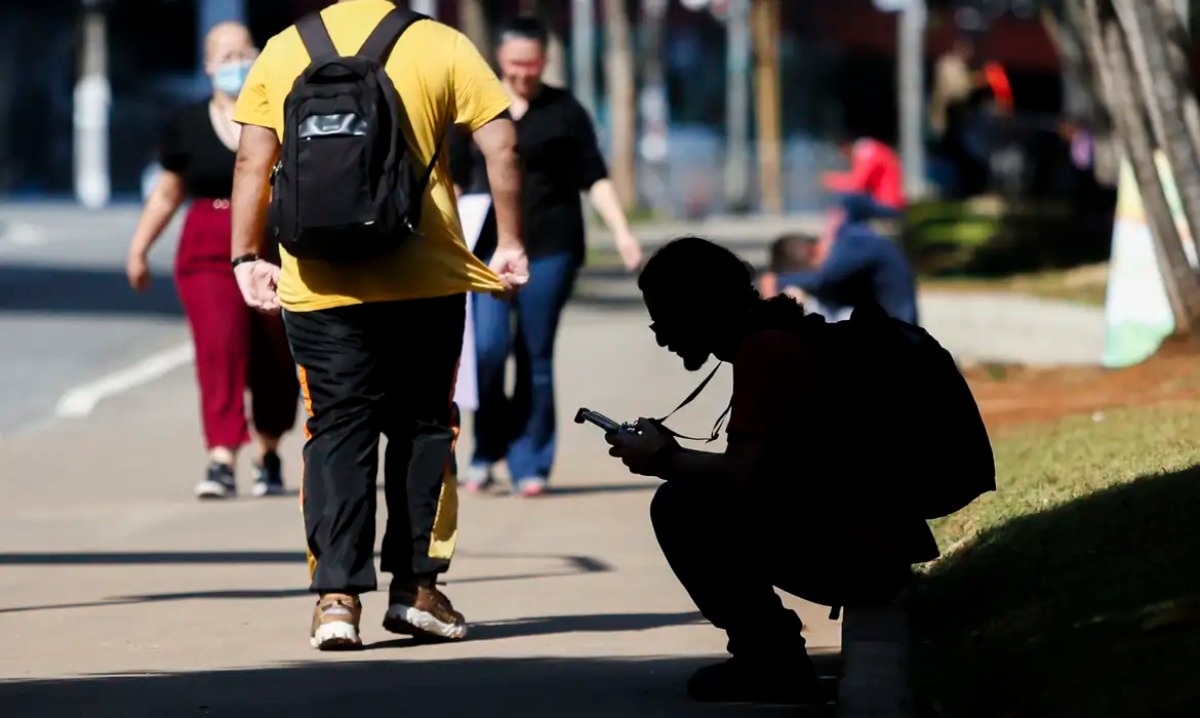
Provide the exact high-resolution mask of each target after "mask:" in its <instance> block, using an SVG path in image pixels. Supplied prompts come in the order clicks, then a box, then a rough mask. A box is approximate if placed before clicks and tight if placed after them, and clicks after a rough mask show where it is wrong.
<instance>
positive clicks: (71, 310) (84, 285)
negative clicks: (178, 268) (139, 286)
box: [0, 263, 183, 317]
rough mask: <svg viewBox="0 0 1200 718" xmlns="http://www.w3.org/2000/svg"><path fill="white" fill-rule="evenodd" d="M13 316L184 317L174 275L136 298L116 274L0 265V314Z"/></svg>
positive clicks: (159, 277) (156, 280)
mask: <svg viewBox="0 0 1200 718" xmlns="http://www.w3.org/2000/svg"><path fill="white" fill-rule="evenodd" d="M12 312H30V313H50V314H117V315H131V314H136V315H145V316H161V317H181V316H183V309H182V306H181V305H180V303H179V297H178V295H177V294H176V292H175V282H174V279H173V278H172V277H171V276H170V275H165V274H156V275H154V278H153V281H152V282H151V284H150V288H149V289H148V290H147V291H146V293H145V294H138V293H136V292H134V291H133V290H132V289H130V288H129V284H128V283H127V282H126V279H125V273H124V272H123V271H120V270H116V269H97V268H87V267H53V266H42V265H33V264H28V265H27V264H9V263H0V314H4V313H12Z"/></svg>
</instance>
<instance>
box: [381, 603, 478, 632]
mask: <svg viewBox="0 0 1200 718" xmlns="http://www.w3.org/2000/svg"><path fill="white" fill-rule="evenodd" d="M383 627H384V628H385V629H387V630H388V631H391V632H392V633H401V634H408V635H422V636H431V637H433V638H444V639H447V640H451V641H461V640H462V639H464V638H466V637H467V625H466V624H465V623H444V622H442V621H439V620H438V619H437V617H436V616H434V615H433V614H432V613H429V612H428V611H420V610H418V609H416V608H413V607H411V606H405V605H403V604H400V603H394V604H392V605H391V606H388V610H387V614H385V615H384V617H383Z"/></svg>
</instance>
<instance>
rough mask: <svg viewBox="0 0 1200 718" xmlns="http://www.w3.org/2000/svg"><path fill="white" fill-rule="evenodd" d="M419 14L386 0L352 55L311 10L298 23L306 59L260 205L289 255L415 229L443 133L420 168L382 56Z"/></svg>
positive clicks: (335, 257)
mask: <svg viewBox="0 0 1200 718" xmlns="http://www.w3.org/2000/svg"><path fill="white" fill-rule="evenodd" d="M422 19H427V18H426V16H424V15H420V14H418V13H414V12H411V11H409V10H404V9H401V8H396V9H393V10H392V11H390V12H389V13H388V14H387V15H386V16H384V18H383V20H381V21H380V23H379V25H378V26H377V27H376V28H375V30H374V31H373V32H372V33H371V35H370V36H369V37H368V38H367V40H366V42H364V43H363V45H362V48H361V49H360V50H359V51H358V54H357V55H354V56H350V57H343V56H340V55H338V53H337V50H336V49H335V47H334V44H333V40H332V39H331V38H330V36H329V31H328V29H327V28H326V27H325V23H324V21H323V20H322V19H321V15H320V13H319V12H318V13H312V14H310V15H307V16H305V17H303V18H302V19H301V20H300V21H299V22H297V23H296V29H297V30H298V31H299V32H300V38H301V39H302V40H303V42H304V46H305V49H307V50H308V54H309V57H310V58H311V62H310V64H309V65H308V67H307V68H306V69H305V70H304V72H303V73H302V74H301V75H300V76H299V77H297V78H296V82H295V83H294V84H293V85H292V90H291V92H290V93H289V94H288V96H287V100H286V102H285V103H284V115H283V116H284V130H283V146H282V149H281V154H280V159H279V162H278V164H276V166H275V170H274V172H273V174H272V177H271V184H272V194H271V205H270V210H269V215H268V216H269V225H270V231H271V233H272V235H273V238H274V239H275V240H277V241H278V242H279V244H280V245H281V246H282V247H283V248H284V249H286V250H287V251H288V253H289V254H291V255H292V256H294V257H298V258H303V259H321V260H326V261H356V260H363V259H370V258H372V257H377V256H379V255H381V254H385V253H388V252H391V251H394V250H395V249H397V248H398V247H400V246H401V244H403V243H404V241H405V240H407V239H408V238H409V237H410V236H412V235H413V234H416V233H417V227H419V226H420V223H421V201H422V197H423V195H424V193H425V190H426V188H427V187H428V184H429V178H430V175H431V173H432V172H433V168H434V166H435V165H436V164H437V161H438V155H439V154H440V153H441V145H442V142H441V140H439V142H438V147H437V149H436V150H435V151H434V155H433V158H432V159H431V160H430V162H429V165H428V166H426V167H424V172H422V173H421V175H420V176H419V177H418V176H417V171H416V170H417V169H418V168H420V165H417V166H416V167H414V163H415V158H414V157H413V153H412V152H411V151H410V150H409V148H408V144H407V142H405V140H404V135H403V134H402V132H401V128H402V124H401V123H403V122H405V121H407V116H406V115H405V113H404V107H403V103H402V102H401V100H400V96H399V94H398V93H397V91H396V87H395V85H394V84H393V83H392V80H391V78H389V77H388V75H387V72H386V71H385V69H384V65H385V64H386V62H387V58H388V56H389V55H390V54H391V52H392V48H393V47H394V46H395V44H396V41H397V40H399V39H400V36H401V35H403V34H404V31H405V30H407V29H408V28H409V26H411V25H412V24H413V23H414V22H417V21H418V20H422Z"/></svg>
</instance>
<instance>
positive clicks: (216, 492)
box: [195, 461, 237, 499]
mask: <svg viewBox="0 0 1200 718" xmlns="http://www.w3.org/2000/svg"><path fill="white" fill-rule="evenodd" d="M195 492H196V497H197V498H201V499H228V498H231V497H233V496H236V495H237V482H236V481H235V480H234V478H233V467H232V466H229V465H227V464H222V463H219V462H216V461H214V462H212V463H210V464H209V465H208V471H207V473H206V474H205V476H204V479H203V480H201V481H200V482H199V483H197V484H196V488H195Z"/></svg>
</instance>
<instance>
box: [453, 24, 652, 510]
mask: <svg viewBox="0 0 1200 718" xmlns="http://www.w3.org/2000/svg"><path fill="white" fill-rule="evenodd" d="M547 37H548V35H547V31H546V28H545V27H544V26H543V25H542V24H541V22H539V21H538V20H536V19H533V18H529V17H521V18H517V19H515V20H512V21H510V22H508V23H507V24H505V25H504V26H503V27H502V28H501V30H500V32H499V42H498V43H497V50H496V58H497V62H498V65H499V67H500V74H501V79H502V80H503V82H504V88H505V90H507V91H508V94H509V97H510V98H511V99H512V107H511V108H510V112H511V113H512V116H513V119H514V120H515V121H516V126H517V147H518V151H519V154H520V156H521V158H522V160H523V164H524V184H523V185H522V203H523V209H524V216H523V229H524V235H525V251H526V253H527V255H528V257H529V275H530V280H529V284H528V286H526V287H525V288H524V289H523V290H522V291H521V293H520V294H518V295H517V297H516V298H515V299H514V300H513V301H512V302H511V303H508V302H503V301H501V300H498V299H495V298H493V297H489V296H477V297H474V298H473V304H474V324H475V346H476V359H477V371H478V387H479V408H478V411H477V412H476V415H475V453H474V457H473V459H472V462H471V465H470V466H469V467H468V468H467V470H466V471H464V472H463V474H462V476H461V478H462V480H463V484H464V485H465V487H466V488H467V489H468V490H481V489H483V488H486V487H487V486H488V485H489V484H490V483H491V482H492V465H493V464H495V463H496V462H498V461H500V460H502V459H504V460H506V461H507V463H508V468H509V473H510V474H511V475H512V478H513V482H514V488H515V489H516V491H517V493H518V494H520V495H522V496H536V495H539V494H542V493H544V492H545V491H546V489H547V481H548V479H549V477H550V470H551V467H552V464H553V462H554V450H555V409H554V372H553V369H554V340H555V336H556V334H557V332H558V323H559V316H560V315H561V313H562V310H563V307H564V306H565V305H566V303H567V299H568V298H569V297H570V294H571V290H572V288H573V286H574V283H575V277H576V274H577V273H578V271H579V268H580V267H581V266H582V264H583V261H584V256H585V251H586V249H585V243H584V222H583V209H582V207H581V203H580V200H579V194H580V192H587V194H588V199H589V200H590V201H591V204H592V206H593V207H594V208H595V209H596V211H597V212H598V213H599V214H600V216H601V218H603V220H604V222H605V224H606V225H607V226H608V228H609V230H611V231H612V233H613V235H614V236H615V239H616V245H617V250H618V252H619V253H620V255H621V259H622V261H623V262H624V264H625V267H626V269H628V270H629V271H631V272H632V271H635V270H636V269H637V268H638V267H639V266H640V265H641V263H642V248H641V245H640V244H639V243H638V240H637V238H635V237H634V235H633V233H632V232H631V231H630V229H629V223H628V221H627V219H626V217H625V214H624V211H623V210H622V208H621V204H620V200H619V199H618V197H617V193H616V189H615V188H614V186H613V183H612V181H611V180H610V179H609V178H608V168H607V166H606V165H605V162H604V157H603V155H601V153H600V148H599V146H598V144H597V141H596V133H595V129H594V128H593V126H592V121H591V118H590V117H588V114H587V111H586V110H585V109H584V108H583V106H582V105H580V104H579V102H578V101H577V100H576V99H575V98H574V97H573V96H572V95H571V93H569V92H567V91H566V90H563V89H561V88H558V87H553V86H550V85H547V84H545V83H543V82H542V79H541V77H542V71H543V69H544V68H545V64H546V41H547ZM451 140H452V141H451V170H452V173H453V174H454V178H455V185H456V187H457V189H458V191H459V192H460V193H466V194H472V193H479V192H486V191H487V176H486V173H484V172H483V171H482V164H483V163H482V161H481V159H480V157H479V155H478V152H477V151H476V150H475V149H474V147H473V145H471V143H470V142H469V141H465V138H463V137H459V136H452V138H451ZM494 247H495V231H494V228H493V222H492V221H491V220H490V219H489V220H488V221H487V222H486V223H485V226H484V229H483V232H482V234H481V235H480V238H479V240H478V242H477V243H476V246H475V253H476V254H477V255H478V256H479V257H480V258H482V259H484V260H486V259H487V258H488V256H489V255H490V253H491V251H492V250H493V248H494ZM513 312H515V314H516V331H515V336H514V333H513V331H512V329H511V326H512V314H513ZM514 344H515V347H514ZM514 348H515V350H516V359H517V381H516V388H515V391H514V395H513V396H512V397H511V398H510V397H508V396H506V394H505V390H504V374H505V367H506V364H507V361H508V356H509V354H510V352H512V351H513V350H514Z"/></svg>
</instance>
